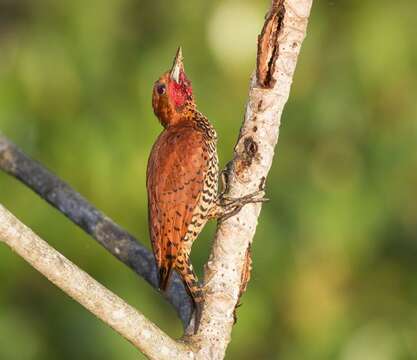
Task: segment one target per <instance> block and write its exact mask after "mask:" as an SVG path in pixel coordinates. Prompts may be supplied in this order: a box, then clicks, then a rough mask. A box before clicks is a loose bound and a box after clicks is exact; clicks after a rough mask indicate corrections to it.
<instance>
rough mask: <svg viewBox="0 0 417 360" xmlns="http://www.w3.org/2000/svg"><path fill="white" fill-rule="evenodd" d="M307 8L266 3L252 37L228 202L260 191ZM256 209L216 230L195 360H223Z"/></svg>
mask: <svg viewBox="0 0 417 360" xmlns="http://www.w3.org/2000/svg"><path fill="white" fill-rule="evenodd" d="M311 5H312V0H292V1H290V0H288V1H284V0H273V1H272V5H271V9H270V11H269V13H268V14H267V17H266V20H265V24H264V27H263V30H262V33H261V35H260V36H259V39H258V58H257V60H258V61H257V69H256V73H255V74H254V75H253V76H252V80H251V85H250V89H249V101H248V104H247V106H246V114H245V119H244V122H243V125H242V128H241V130H240V134H239V138H238V141H237V144H236V146H235V151H234V157H233V160H232V161H231V163H229V166H228V195H229V196H231V197H233V198H239V197H242V196H244V195H246V194H248V193H252V192H254V191H256V190H259V189H262V188H263V185H264V182H265V179H266V176H267V175H268V172H269V169H270V168H271V165H272V160H273V156H274V148H275V146H276V144H277V141H278V135H279V126H280V122H281V114H282V111H283V108H284V105H285V103H286V102H287V99H288V96H289V92H290V87H291V83H292V77H293V74H294V70H295V66H296V62H297V57H298V54H299V51H300V47H301V43H302V41H303V39H304V37H305V34H306V28H307V22H308V16H309V14H310V9H311ZM260 210H261V204H260V203H257V204H251V205H247V206H245V207H244V208H243V209H242V210H241V212H240V213H239V214H238V215H237V216H234V217H232V218H230V219H228V220H226V221H224V222H222V223H220V224H219V226H218V228H217V232H216V236H215V240H214V244H213V249H212V253H211V256H210V259H209V261H208V263H207V265H206V269H205V278H204V286H205V295H206V296H205V303H204V310H203V315H202V320H201V324H200V328H199V333H198V334H197V335H196V339H195V340H194V341H196V342H197V343H198V344H199V346H200V350H199V352H198V354H197V358H199V359H200V358H201V359H223V358H224V354H225V351H226V348H227V345H228V343H229V342H230V334H231V330H232V326H233V322H234V316H233V313H234V310H235V306H236V305H237V303H238V301H239V296H240V292H241V290H243V289H244V288H245V287H246V283H245V281H247V280H248V278H249V274H248V271H249V270H250V269H244V268H243V267H244V264H248V267H249V266H250V261H248V259H247V256H250V252H249V251H248V249H250V245H251V243H252V239H253V236H254V234H255V230H256V225H257V221H258V216H259V213H260ZM247 254H249V255H247ZM242 281H243V282H244V283H242Z"/></svg>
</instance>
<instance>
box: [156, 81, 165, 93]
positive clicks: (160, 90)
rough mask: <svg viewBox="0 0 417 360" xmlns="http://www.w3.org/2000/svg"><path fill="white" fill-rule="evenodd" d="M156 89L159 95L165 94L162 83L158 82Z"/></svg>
mask: <svg viewBox="0 0 417 360" xmlns="http://www.w3.org/2000/svg"><path fill="white" fill-rule="evenodd" d="M156 91H157V92H158V94H159V95H163V94H165V91H166V87H165V85H164V84H159V85H158V86H157V87H156Z"/></svg>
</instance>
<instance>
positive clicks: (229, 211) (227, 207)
mask: <svg viewBox="0 0 417 360" xmlns="http://www.w3.org/2000/svg"><path fill="white" fill-rule="evenodd" d="M264 195H265V192H264V191H263V190H258V191H255V192H253V193H250V194H248V195H244V196H242V197H240V198H233V197H229V196H226V195H223V194H222V195H220V196H219V199H218V206H219V207H220V208H221V209H222V211H221V214H220V216H219V219H220V221H224V220H226V219H228V218H230V217H232V216H234V215H236V214H237V213H239V211H240V210H241V209H242V207H243V206H245V205H246V204H251V203H263V202H266V201H268V200H269V199H268V198H266V197H265V196H264Z"/></svg>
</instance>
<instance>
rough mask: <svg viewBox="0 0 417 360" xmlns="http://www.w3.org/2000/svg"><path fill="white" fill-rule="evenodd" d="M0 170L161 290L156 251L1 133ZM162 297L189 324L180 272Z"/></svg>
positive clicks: (189, 314)
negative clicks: (20, 183) (153, 252)
mask: <svg viewBox="0 0 417 360" xmlns="http://www.w3.org/2000/svg"><path fill="white" fill-rule="evenodd" d="M0 169H1V170H3V171H5V172H6V173H8V174H10V175H12V176H13V177H15V178H16V179H18V180H20V181H21V182H22V183H23V184H25V185H26V186H28V187H29V188H30V189H32V190H33V191H34V192H36V193H37V194H38V195H39V196H40V197H41V198H42V199H44V200H46V201H47V202H48V203H50V204H51V205H52V206H54V207H55V208H56V209H57V210H59V211H60V212H62V213H63V214H64V215H66V216H67V217H68V218H69V219H70V220H71V221H72V222H74V223H75V224H76V225H78V226H79V227H80V228H81V229H83V230H84V231H85V232H87V233H88V234H89V235H91V236H92V237H93V238H94V239H95V240H97V242H98V243H99V244H100V245H102V246H103V247H104V248H105V249H107V250H108V251H109V252H110V253H111V254H112V255H113V256H115V257H116V258H117V259H119V260H120V261H121V262H123V263H124V264H126V265H127V266H129V267H130V268H131V269H132V270H133V271H135V272H136V273H137V274H138V275H139V276H141V277H143V278H144V279H145V280H146V281H147V282H148V283H149V284H151V285H152V286H153V287H154V288H155V289H158V281H157V279H158V275H157V270H156V264H155V259H154V256H153V254H152V253H151V252H150V251H149V250H148V249H146V248H145V247H144V246H143V245H142V244H140V243H139V242H138V241H137V240H136V239H135V238H134V237H133V236H132V235H131V234H129V233H128V232H127V231H126V230H124V229H122V228H121V227H120V226H119V225H117V224H116V223H115V222H114V221H113V220H111V219H110V218H109V217H107V216H106V215H104V214H103V213H101V212H100V211H99V210H97V209H96V208H95V207H94V206H93V205H91V204H90V203H89V202H88V201H87V200H86V199H85V198H83V197H82V196H81V195H80V194H79V193H77V192H76V191H75V190H74V189H72V188H71V187H70V186H69V185H68V184H66V183H65V182H64V181H62V180H60V179H59V178H58V177H57V176H55V175H54V174H52V173H51V172H50V171H48V170H47V169H46V168H45V167H43V166H42V165H41V164H39V163H38V162H37V161H35V160H32V159H30V158H29V157H28V156H27V155H25V154H24V153H23V152H22V151H21V150H20V149H19V148H18V147H17V146H16V145H14V144H13V143H12V142H11V141H9V140H8V139H6V137H4V136H3V135H1V134H0ZM173 275H174V276H173V277H172V280H173V281H172V284H171V286H170V288H169V290H168V291H167V292H166V293H162V295H163V296H165V298H166V299H167V300H168V301H169V302H170V303H171V304H172V305H173V306H174V308H175V310H176V311H177V313H178V315H179V316H180V318H181V320H182V322H183V324H184V326H186V325H187V324H188V323H189V320H190V317H191V311H192V303H191V301H190V298H189V296H188V294H187V292H186V291H185V289H184V286H183V284H182V281H181V280H180V277H179V276H178V275H177V274H173Z"/></svg>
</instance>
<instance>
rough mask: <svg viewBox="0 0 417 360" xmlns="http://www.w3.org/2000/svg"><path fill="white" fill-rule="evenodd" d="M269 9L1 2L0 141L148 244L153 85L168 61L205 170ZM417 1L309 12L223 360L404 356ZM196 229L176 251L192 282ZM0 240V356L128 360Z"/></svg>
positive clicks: (412, 341)
mask: <svg viewBox="0 0 417 360" xmlns="http://www.w3.org/2000/svg"><path fill="white" fill-rule="evenodd" d="M268 6H269V0H262V1H259V0H252V1H249V0H244V1H238V0H224V1H220V0H216V1H189V0H173V1H162V0H152V1H150V0H149V1H145V0H107V1H102V0H89V1H84V0H72V1H56V0H40V1H31V0H0V131H1V132H2V133H3V134H5V135H7V136H8V137H9V138H10V139H11V140H13V141H14V142H15V143H17V144H18V145H19V146H20V147H22V148H23V149H24V150H25V152H27V153H28V154H30V155H31V156H32V157H33V158H36V159H38V160H39V161H41V162H42V163H43V164H45V165H46V166H47V167H48V168H50V169H51V170H53V171H54V172H55V173H57V174H58V175H59V176H60V177H62V178H63V179H65V180H66V181H67V182H69V183H70V184H71V185H72V186H74V187H75V188H76V189H77V190H78V191H79V192H81V193H82V194H83V195H84V196H85V197H87V198H88V199H89V200H90V201H92V202H93V203H94V204H95V205H97V206H98V208H100V209H102V210H103V211H104V212H105V213H107V214H108V215H109V216H111V217H112V218H113V219H115V220H116V221H117V222H119V223H120V224H122V225H123V226H124V227H126V228H127V229H129V230H130V231H131V232H132V233H134V234H135V235H137V236H138V238H139V239H141V241H142V242H143V243H145V244H146V245H147V246H148V245H149V240H148V233H147V219H146V197H145V168H146V161H147V157H148V154H149V151H150V147H151V145H152V143H153V141H154V139H155V138H156V136H157V135H158V133H159V132H160V131H161V127H160V125H159V124H158V122H157V120H156V119H155V118H154V116H153V113H152V109H151V89H152V85H153V81H154V80H155V79H156V78H157V77H158V76H159V75H160V74H161V73H162V72H163V71H165V70H166V69H168V68H169V67H170V65H171V62H172V58H173V56H174V53H175V50H176V47H177V46H178V45H179V44H181V45H182V46H183V49H184V55H185V64H186V70H187V72H188V74H189V76H190V78H191V79H192V81H193V86H194V92H195V94H196V98H197V101H198V105H199V108H200V109H201V110H202V111H203V112H204V113H205V114H206V115H207V116H208V117H209V118H210V120H211V121H212V122H213V124H214V125H215V127H216V129H217V131H218V133H219V137H220V140H219V154H220V159H221V164H223V165H224V164H225V163H226V162H227V160H228V159H230V157H231V153H232V149H233V145H234V143H235V140H236V136H237V132H238V129H239V127H240V123H241V120H242V117H243V111H244V107H245V101H246V97H247V88H248V81H249V75H250V73H251V71H252V69H253V68H254V59H255V48H256V45H255V44H256V36H257V34H258V33H259V31H260V29H261V26H262V23H263V16H264V14H265V12H266V10H267V8H268ZM416 13H417V3H416V2H414V1H411V0H409V1H404V0H398V1H388V0H386V1H377V0H367V1H360V0H354V1H326V0H316V1H315V2H314V6H313V10H312V14H311V20H310V24H309V28H308V36H307V38H306V40H305V42H304V44H303V47H302V52H301V56H300V58H299V63H298V66H297V69H296V75H295V79H294V84H293V87H292V92H291V96H290V99H289V102H288V104H287V106H286V108H285V111H284V115H283V123H282V127H281V134H280V141H279V146H278V151H277V156H276V158H275V161H274V165H273V167H272V170H271V173H270V176H269V179H268V187H267V192H268V196H269V197H270V198H271V199H272V200H271V201H270V202H269V203H267V204H266V205H265V206H264V208H263V210H262V214H261V217H260V222H259V227H258V231H257V234H256V237H255V241H254V246H253V260H254V270H253V275H252V281H251V283H250V285H249V288H248V292H247V293H246V295H245V296H244V298H243V306H242V307H241V308H240V309H239V312H238V316H239V320H238V323H237V325H236V326H235V328H234V331H233V340H232V342H231V345H230V347H229V349H228V352H227V358H228V359H286V360H287V359H288V360H295V359H342V360H362V359H366V360H368V359H371V360H373V359H375V360H376V359H378V360H391V359H417V101H416V99H417V41H416V18H415V14H416ZM0 202H1V203H2V204H4V205H5V206H6V207H7V208H9V209H10V210H11V211H12V212H13V213H14V214H15V215H16V216H18V217H19V218H20V219H21V220H22V221H23V222H24V223H26V224H27V225H29V226H30V227H31V228H32V229H34V230H35V231H36V232H37V233H38V234H39V235H41V236H42V237H43V238H44V239H46V240H47V241H48V242H49V243H50V244H52V245H53V246H54V247H56V248H57V249H58V250H59V251H61V252H62V253H63V254H65V255H66V256H67V257H68V258H70V259H71V260H72V261H74V262H75V263H76V264H78V265H79V266H80V267H81V268H83V269H85V270H86V271H88V272H89V273H90V274H91V275H93V276H94V277H95V278H96V279H98V280H99V281H100V282H102V283H103V284H105V285H106V286H107V287H109V288H110V289H112V290H113V291H115V292H116V293H117V294H119V295H120V296H121V297H123V298H125V299H126V300H127V301H128V302H129V303H131V304H132V305H134V306H136V307H137V308H138V309H140V310H141V311H143V312H144V313H145V314H146V315H147V316H148V317H149V318H150V319H152V320H153V321H155V322H156V323H157V324H158V325H159V326H161V327H162V328H163V329H164V330H165V331H167V332H168V333H169V334H170V335H172V336H180V335H181V332H182V328H181V324H180V322H179V320H178V319H177V317H176V315H175V313H174V311H173V310H172V309H171V308H170V307H169V306H168V305H167V304H166V303H165V302H164V301H163V300H161V298H160V296H158V294H157V293H156V292H154V291H153V290H152V289H151V288H150V287H149V286H148V285H146V284H145V283H144V282H143V281H142V280H141V279H139V278H138V277H137V276H136V275H134V274H133V273H132V272H131V271H130V270H129V269H128V268H126V267H125V266H124V265H123V264H121V263H119V262H118V261H117V260H115V259H114V258H113V257H112V256H111V255H109V254H108V253H107V252H106V251H105V250H103V249H102V248H101V247H100V246H99V245H97V244H96V243H95V242H94V241H93V240H91V239H90V238H89V237H88V236H86V235H85V234H84V233H83V232H82V231H81V230H79V229H78V228H77V227H75V226H74V225H72V224H71V223H70V222H69V221H68V220H67V219H66V218H64V217H63V216H62V215H61V214H59V213H58V212H57V211H55V210H54V209H52V208H51V207H50V206H49V205H47V204H46V203H45V202H44V201H42V200H40V199H39V198H38V197H37V196H35V195H34V194H33V193H32V192H31V191H29V190H27V189H26V188H25V187H24V186H22V185H21V184H19V183H18V182H17V181H16V180H14V179H11V178H9V177H8V176H6V175H5V174H2V173H0ZM213 231H214V225H213V224H212V225H210V226H208V227H207V229H206V230H205V231H204V234H203V235H202V236H201V238H200V240H199V241H198V242H197V243H196V245H195V247H194V251H193V261H194V263H195V264H196V268H197V269H198V270H199V273H200V274H201V269H202V266H203V264H204V262H205V261H206V259H207V256H208V252H209V249H210V239H211V238H212V235H213ZM140 358H142V355H140V354H138V352H137V351H136V350H135V349H134V348H133V347H132V346H131V345H130V344H129V343H127V342H126V341H125V340H123V339H122V338H120V337H119V336H118V335H117V334H115V333H114V332H113V331H112V330H110V329H109V328H108V327H106V326H105V325H103V324H102V323H101V322H100V321H98V320H97V319H96V318H94V317H93V316H92V315H90V314H89V313H88V312H87V311H85V310H84V309H83V308H81V307H80V306H79V305H78V304H76V303H75V302H73V301H72V300H70V299H69V298H68V297H67V296H65V295H64V294H63V293H62V292H60V291H59V290H57V289H56V288H55V287H54V286H52V285H51V284H50V283H49V282H48V281H46V280H45V279H44V278H43V277H41V276H40V275H39V274H38V273H37V272H36V271H35V270H33V269H32V268H31V267H29V266H28V265H27V264H26V263H25V262H24V261H22V260H21V259H20V258H18V257H17V256H16V255H15V254H13V253H12V252H11V251H9V250H8V249H7V248H6V247H4V246H1V247H0V359H2V360H48V359H64V360H65V359H91V360H95V359H100V360H107V359H109V360H110V359H124V360H129V359H140Z"/></svg>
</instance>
